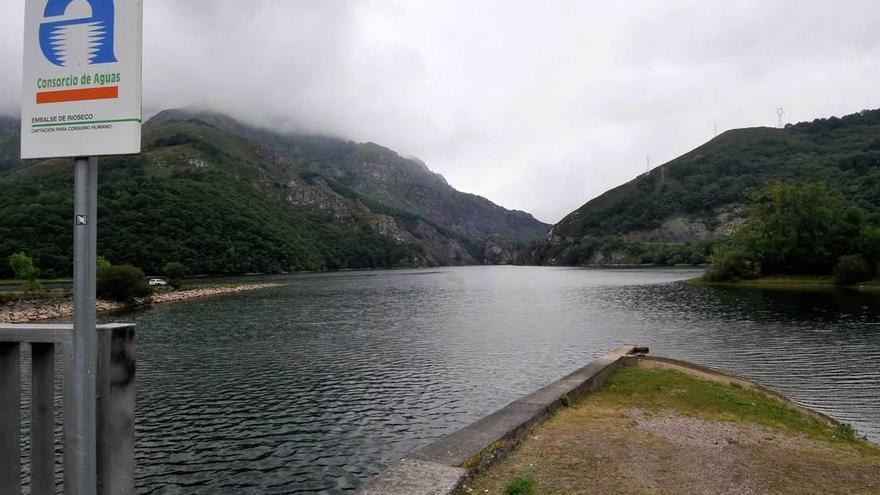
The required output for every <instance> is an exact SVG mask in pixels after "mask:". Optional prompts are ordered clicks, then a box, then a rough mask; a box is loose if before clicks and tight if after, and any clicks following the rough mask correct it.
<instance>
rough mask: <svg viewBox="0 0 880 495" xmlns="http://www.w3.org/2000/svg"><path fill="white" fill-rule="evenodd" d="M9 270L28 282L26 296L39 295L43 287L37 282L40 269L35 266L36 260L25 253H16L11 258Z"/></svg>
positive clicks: (25, 290)
mask: <svg viewBox="0 0 880 495" xmlns="http://www.w3.org/2000/svg"><path fill="white" fill-rule="evenodd" d="M9 268H10V269H11V270H12V273H13V274H14V275H15V277H16V278H19V279H22V280H26V281H27V285H26V286H25V289H24V293H25V294H39V293H40V292H42V291H43V285H42V284H41V283H40V281H39V280H37V277H39V276H40V269H39V268H37V267H36V266H34V260H33V259H31V257H30V256H28V255H26V254H25V253H15V254H13V255H11V256H10V257H9Z"/></svg>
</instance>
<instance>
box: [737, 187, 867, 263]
mask: <svg viewBox="0 0 880 495" xmlns="http://www.w3.org/2000/svg"><path fill="white" fill-rule="evenodd" d="M750 199H751V204H750V206H749V207H748V210H747V217H748V224H747V226H746V227H744V228H742V229H740V230H739V231H738V232H737V235H736V239H737V241H738V244H739V245H741V246H742V248H743V249H744V251H745V252H746V253H748V254H749V255H750V256H751V257H752V258H753V259H755V260H758V261H760V264H761V272H762V273H765V274H774V273H816V274H828V273H830V272H831V269H832V268H833V266H834V263H835V262H836V261H837V259H838V258H839V257H840V256H842V255H844V254H850V253H852V252H859V251H861V250H862V248H863V244H864V241H865V235H866V232H867V230H868V229H869V228H870V226H869V225H868V224H867V220H866V216H865V215H864V213H863V212H862V211H861V210H859V209H857V208H849V209H846V208H845V207H844V201H843V195H842V194H841V193H840V192H839V191H836V190H832V189H830V188H829V187H828V186H827V185H825V184H824V183H821V182H811V183H807V184H798V183H794V182H778V183H774V184H770V185H769V186H767V187H765V188H763V189H760V190H757V191H754V192H752V193H751V198H750Z"/></svg>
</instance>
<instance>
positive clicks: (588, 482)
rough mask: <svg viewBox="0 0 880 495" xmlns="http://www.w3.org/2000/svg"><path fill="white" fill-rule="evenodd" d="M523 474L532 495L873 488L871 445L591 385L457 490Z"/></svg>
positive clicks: (875, 470) (487, 486)
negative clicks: (627, 397) (647, 401)
mask: <svg viewBox="0 0 880 495" xmlns="http://www.w3.org/2000/svg"><path fill="white" fill-rule="evenodd" d="M652 366H653V365H652ZM829 431H830V432H833V430H829ZM523 476H526V477H530V478H532V479H533V481H534V486H535V490H534V492H533V493H534V494H535V495H538V494H605V493H615V494H646V493H647V494H655V493H656V494H707V495H709V494H711V495H715V494H730V495H752V494H761V495H763V494H768V495H769V494H777V493H790V494H833V493H839V494H853V493H859V494H880V449H878V448H876V447H872V446H870V445H868V444H866V443H858V444H855V445H853V444H846V443H840V442H838V443H835V442H833V441H832V442H829V441H825V440H817V439H815V438H809V437H807V436H806V435H804V434H800V433H795V432H790V431H789V432H786V431H782V430H776V429H773V428H769V427H766V426H761V425H757V424H752V423H747V422H739V421H736V422H734V421H726V420H719V419H717V418H713V417H698V415H693V414H682V413H681V412H679V411H676V410H669V409H666V410H660V411H653V410H647V409H645V408H644V407H639V404H638V403H634V404H620V403H614V402H613V401H609V400H603V398H602V393H601V392H599V393H597V394H596V396H595V398H593V396H588V397H587V398H586V399H584V400H583V401H581V402H580V403H578V404H576V405H575V406H574V407H570V408H563V409H561V410H560V411H559V412H557V413H556V414H555V415H554V416H553V417H551V418H550V419H548V420H547V422H545V423H544V424H542V425H540V426H538V427H536V428H535V429H534V430H532V432H531V433H530V434H529V435H528V436H527V438H526V439H525V440H524V441H523V443H522V444H521V445H520V446H519V447H518V448H517V449H516V450H515V451H514V452H513V453H512V454H511V455H510V456H509V457H508V458H506V459H504V460H502V461H500V462H498V463H497V464H495V465H493V466H491V467H490V468H489V469H488V470H487V471H486V472H484V473H482V474H480V475H478V476H477V477H476V478H475V479H473V480H471V481H470V482H469V483H468V484H467V486H466V487H465V488H464V489H463V490H462V492H463V493H468V494H476V493H493V494H495V493H503V490H504V487H505V485H506V484H507V483H508V482H509V481H510V480H513V479H514V478H517V477H523Z"/></svg>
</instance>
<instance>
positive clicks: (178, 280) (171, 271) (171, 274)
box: [162, 261, 189, 289]
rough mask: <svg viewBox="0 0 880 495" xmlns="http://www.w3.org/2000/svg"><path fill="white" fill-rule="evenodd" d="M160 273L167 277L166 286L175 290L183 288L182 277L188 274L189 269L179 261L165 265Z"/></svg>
mask: <svg viewBox="0 0 880 495" xmlns="http://www.w3.org/2000/svg"><path fill="white" fill-rule="evenodd" d="M162 273H164V274H165V276H166V277H168V285H170V286H171V287H173V288H175V289H180V288H181V287H183V277H185V276H186V275H187V274H188V273H189V268H187V267H186V265H184V264H183V263H181V262H179V261H171V262H168V263H165V266H164V267H163V268H162Z"/></svg>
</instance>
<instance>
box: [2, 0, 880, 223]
mask: <svg viewBox="0 0 880 495" xmlns="http://www.w3.org/2000/svg"><path fill="white" fill-rule="evenodd" d="M2 9H3V15H2V16H0V61H2V62H3V66H4V70H3V71H2V73H0V111H2V112H5V113H17V112H18V108H19V103H18V102H19V98H20V87H21V81H20V78H21V73H20V64H21V62H20V61H21V31H22V29H21V23H22V17H23V12H24V1H23V0H7V1H6V2H5V4H4V6H3V7H2ZM878 18H880V4H878V3H877V2H876V1H873V0H850V1H847V2H845V3H841V4H832V3H829V2H826V1H810V0H807V1H769V2H768V1H743V2H723V3H718V2H701V1H696V0H674V1H666V2H648V1H644V0H642V1H634V0H633V1H622V2H614V3H613V5H612V4H611V3H605V2H579V1H563V0H557V1H546V2H538V1H529V2H525V1H505V2H498V1H489V0H468V1H464V0H461V1H449V2H429V1H414V0H381V1H380V0H364V1H356V2H355V1H334V0H322V1H320V2H315V1H302V0H297V1H290V0H249V1H247V2H244V1H241V0H211V1H207V0H183V1H182V0H145V21H144V23H145V34H144V40H145V45H144V104H145V110H146V111H147V112H148V113H153V112H156V111H158V110H161V109H164V108H170V107H180V106H201V107H207V108H211V109H215V110H217V111H221V112H226V113H229V114H231V115H233V116H236V117H238V118H241V119H243V120H246V121H248V122H251V123H256V124H263V125H273V126H282V127H283V128H286V129H290V130H305V131H314V132H324V133H329V134H334V135H339V136H341V137H345V138H349V139H354V140H359V141H368V140H369V141H374V142H377V143H380V144H384V145H386V146H389V147H391V148H393V149H395V150H397V151H399V152H400V153H402V154H405V155H414V156H418V157H420V158H422V159H423V160H424V161H425V162H426V163H427V164H428V166H429V167H431V168H432V169H433V170H435V171H437V172H440V173H442V174H443V175H444V176H446V178H447V179H448V180H449V182H450V183H451V184H452V185H453V186H455V187H457V188H459V189H461V190H464V191H468V192H474V193H477V194H481V195H483V196H486V197H488V198H490V199H492V200H493V201H495V202H497V203H499V204H502V205H503V206H506V207H508V208H517V209H523V210H526V211H529V212H532V213H534V214H535V215H536V216H537V217H538V218H540V219H542V220H544V221H547V222H556V221H558V220H559V219H560V218H561V217H562V216H563V215H565V214H566V213H568V212H569V211H571V210H573V209H574V208H576V207H578V206H580V205H581V204H582V203H584V202H585V201H586V200H587V199H589V198H591V197H594V196H596V195H597V194H600V193H601V192H603V191H605V190H606V189H608V188H610V187H613V186H615V185H617V184H619V183H621V182H624V181H626V180H629V179H630V178H632V177H634V176H635V175H637V174H639V173H641V172H643V171H644V169H645V165H646V156H647V155H650V157H651V162H652V164H653V165H657V164H660V163H662V162H664V161H667V160H669V159H672V158H674V157H675V156H677V155H678V154H681V153H683V152H685V151H687V150H688V149H691V148H693V147H695V146H697V145H699V144H701V143H702V142H704V141H705V140H707V139H709V138H711V137H712V134H713V132H714V127H715V126H716V125H717V127H718V130H719V132H720V131H723V130H725V129H729V128H735V127H744V126H756V125H774V124H775V121H776V114H775V108H776V107H778V106H784V107H785V109H786V120H787V121H790V122H794V121H799V120H812V119H813V118H815V117H818V116H827V115H832V114H844V113H851V112H854V111H858V110H862V109H864V108H874V107H878V106H880V104H878V102H880V85H878V84H877V83H876V81H877V78H878V75H880V62H878V60H880V37H878V36H876V35H875V34H873V30H874V29H875V25H876V19H878Z"/></svg>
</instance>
